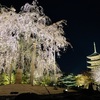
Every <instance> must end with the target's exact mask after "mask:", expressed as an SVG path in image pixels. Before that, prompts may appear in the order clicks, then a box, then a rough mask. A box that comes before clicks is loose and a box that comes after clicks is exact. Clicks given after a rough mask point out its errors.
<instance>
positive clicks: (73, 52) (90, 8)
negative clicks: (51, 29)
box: [0, 0, 100, 74]
mask: <svg viewBox="0 0 100 100" xmlns="http://www.w3.org/2000/svg"><path fill="white" fill-rule="evenodd" d="M32 1H33V0H23V1H22V0H0V3H1V4H2V5H6V6H8V7H10V6H11V5H12V6H14V8H16V9H17V11H19V9H20V7H21V6H22V5H24V4H25V3H27V2H29V3H32ZM96 1H97V0H94V1H92V0H38V2H39V5H41V6H42V7H43V9H44V13H45V14H46V15H47V16H49V18H50V19H51V20H52V22H57V21H59V20H62V19H65V20H67V26H64V30H65V33H66V37H67V38H68V40H69V41H70V43H71V44H72V46H73V49H71V48H70V47H69V48H68V49H67V51H66V53H61V54H62V56H61V58H57V62H58V64H59V66H60V68H61V70H62V71H63V72H66V73H74V74H79V73H82V72H84V71H86V70H87V67H86V65H87V64H86V60H87V59H86V56H87V55H90V54H91V53H93V42H95V43H96V46H97V52H98V53H100V25H99V24H100V3H99V0H98V2H96Z"/></svg>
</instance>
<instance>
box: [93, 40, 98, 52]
mask: <svg viewBox="0 0 100 100" xmlns="http://www.w3.org/2000/svg"><path fill="white" fill-rule="evenodd" d="M93 44H94V53H97V50H96V45H95V42H94V43H93Z"/></svg>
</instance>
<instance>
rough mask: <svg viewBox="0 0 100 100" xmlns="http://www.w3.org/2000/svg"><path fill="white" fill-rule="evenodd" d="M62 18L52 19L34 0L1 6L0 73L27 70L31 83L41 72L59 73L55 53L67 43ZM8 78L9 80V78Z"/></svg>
mask: <svg viewBox="0 0 100 100" xmlns="http://www.w3.org/2000/svg"><path fill="white" fill-rule="evenodd" d="M63 24H66V21H65V20H61V21H58V22H56V23H52V21H51V19H50V18H49V17H48V16H46V15H45V14H44V12H43V8H42V7H41V6H38V2H37V0H34V1H33V2H32V4H29V3H26V4H25V5H24V6H22V7H21V9H20V12H19V13H17V12H16V9H15V8H12V7H11V8H8V7H5V6H1V7H0V73H7V74H8V75H9V77H10V76H11V73H12V71H13V70H17V69H21V70H22V73H24V72H27V73H28V74H29V76H30V82H31V84H32V85H33V84H34V80H35V79H39V78H41V77H43V76H44V75H49V76H50V75H53V76H54V77H55V78H56V77H59V72H61V70H60V68H59V67H58V66H57V64H56V63H57V62H56V55H57V56H60V51H61V49H63V50H66V48H67V47H68V45H70V43H69V42H68V41H67V40H66V38H65V36H64V34H65V32H64V30H63ZM10 81H11V80H10Z"/></svg>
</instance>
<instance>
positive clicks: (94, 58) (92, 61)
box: [87, 42, 100, 70]
mask: <svg viewBox="0 0 100 100" xmlns="http://www.w3.org/2000/svg"><path fill="white" fill-rule="evenodd" d="M87 59H88V60H87V68H89V69H90V70H92V69H95V68H97V67H98V66H100V54H99V53H97V51H96V45H95V42H94V53H92V54H91V55H89V56H87Z"/></svg>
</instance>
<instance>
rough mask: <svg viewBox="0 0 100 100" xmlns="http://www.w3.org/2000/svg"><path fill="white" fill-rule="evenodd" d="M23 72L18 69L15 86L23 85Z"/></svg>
mask: <svg viewBox="0 0 100 100" xmlns="http://www.w3.org/2000/svg"><path fill="white" fill-rule="evenodd" d="M22 73H23V70H22V69H20V68H18V69H17V71H16V77H15V84H21V82H22Z"/></svg>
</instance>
